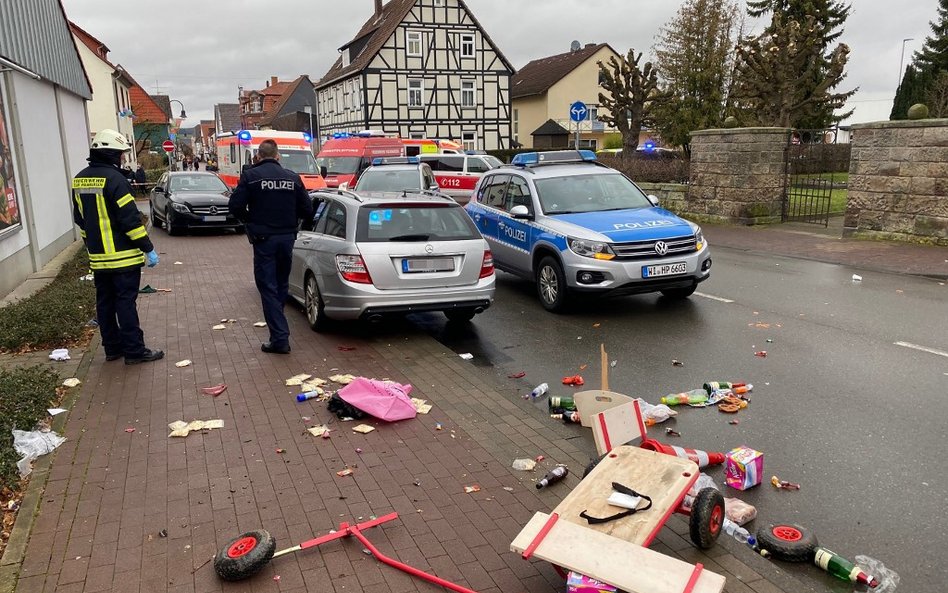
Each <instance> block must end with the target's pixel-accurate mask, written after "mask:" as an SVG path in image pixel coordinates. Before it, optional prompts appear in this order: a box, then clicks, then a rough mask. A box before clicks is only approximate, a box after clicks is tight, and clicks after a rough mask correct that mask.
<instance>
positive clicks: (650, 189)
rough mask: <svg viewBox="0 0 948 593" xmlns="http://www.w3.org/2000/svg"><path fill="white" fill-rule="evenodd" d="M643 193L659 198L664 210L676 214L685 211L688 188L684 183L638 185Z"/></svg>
mask: <svg viewBox="0 0 948 593" xmlns="http://www.w3.org/2000/svg"><path fill="white" fill-rule="evenodd" d="M636 185H638V186H639V187H640V188H642V191H644V192H645V193H647V194H652V195H653V196H655V197H657V198H658V200H659V202H660V203H661V206H662V208H665V209H666V210H671V211H672V212H674V213H676V214H682V213H684V211H685V201H686V199H687V198H688V186H687V185H685V184H684V183H637V184H636Z"/></svg>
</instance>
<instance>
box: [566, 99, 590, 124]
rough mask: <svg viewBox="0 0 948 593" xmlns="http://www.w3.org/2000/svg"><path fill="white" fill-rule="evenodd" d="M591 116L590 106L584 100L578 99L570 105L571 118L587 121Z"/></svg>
mask: <svg viewBox="0 0 948 593" xmlns="http://www.w3.org/2000/svg"><path fill="white" fill-rule="evenodd" d="M588 116H589V108H588V107H586V104H585V103H583V102H582V101H576V102H575V103H573V104H572V105H570V106H569V118H570V119H571V120H573V121H575V122H581V121H585V120H586V118H587V117H588Z"/></svg>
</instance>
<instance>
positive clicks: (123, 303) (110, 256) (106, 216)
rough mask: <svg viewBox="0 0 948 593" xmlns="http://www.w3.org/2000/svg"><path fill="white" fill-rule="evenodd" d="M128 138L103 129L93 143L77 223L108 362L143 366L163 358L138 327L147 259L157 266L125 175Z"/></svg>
mask: <svg viewBox="0 0 948 593" xmlns="http://www.w3.org/2000/svg"><path fill="white" fill-rule="evenodd" d="M131 149H132V147H131V146H129V144H128V140H126V139H125V136H123V135H122V134H120V133H118V132H116V131H115V130H102V131H101V132H99V133H98V134H96V135H95V138H93V139H92V148H91V149H90V150H89V159H88V161H89V166H88V167H86V168H85V169H83V170H82V171H80V172H79V174H78V175H76V177H75V178H74V179H73V180H72V211H73V219H74V220H75V222H76V224H77V225H78V226H79V229H80V230H79V234H80V235H81V236H82V240H83V242H85V244H86V250H87V251H88V252H89V267H90V268H91V269H92V275H93V277H94V279H95V293H96V294H95V309H96V319H97V321H98V322H99V331H100V332H101V334H102V347H103V349H104V350H105V359H106V360H118V359H120V358H123V357H124V358H125V364H139V363H142V362H151V361H153V360H158V359H160V358H163V357H164V355H165V353H164V352H162V351H161V350H150V349H148V348H146V347H145V340H144V335H143V334H142V330H141V327H139V323H138V309H137V308H136V305H135V302H136V300H137V299H138V287H139V284H141V279H142V266H143V265H144V264H145V259H146V258H147V260H148V267H150V268H151V267H154V266H156V265H158V254H157V253H156V252H155V248H154V246H153V245H152V244H151V240H149V238H148V233H146V232H145V227H144V225H142V219H141V215H140V214H139V212H138V207H137V206H136V205H135V198H133V197H132V187H131V185H129V183H128V179H126V177H125V175H124V174H123V172H122V169H121V166H122V155H123V154H124V153H125V152H126V151H129V150H131Z"/></svg>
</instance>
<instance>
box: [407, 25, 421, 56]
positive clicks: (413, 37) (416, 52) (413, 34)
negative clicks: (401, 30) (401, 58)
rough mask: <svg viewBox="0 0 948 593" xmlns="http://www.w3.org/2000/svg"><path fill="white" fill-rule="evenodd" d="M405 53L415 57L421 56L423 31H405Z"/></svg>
mask: <svg viewBox="0 0 948 593" xmlns="http://www.w3.org/2000/svg"><path fill="white" fill-rule="evenodd" d="M405 55H406V56H409V57H414V58H420V57H421V31H406V32H405Z"/></svg>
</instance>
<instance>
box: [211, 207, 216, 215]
mask: <svg viewBox="0 0 948 593" xmlns="http://www.w3.org/2000/svg"><path fill="white" fill-rule="evenodd" d="M211 214H217V206H211Z"/></svg>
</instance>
